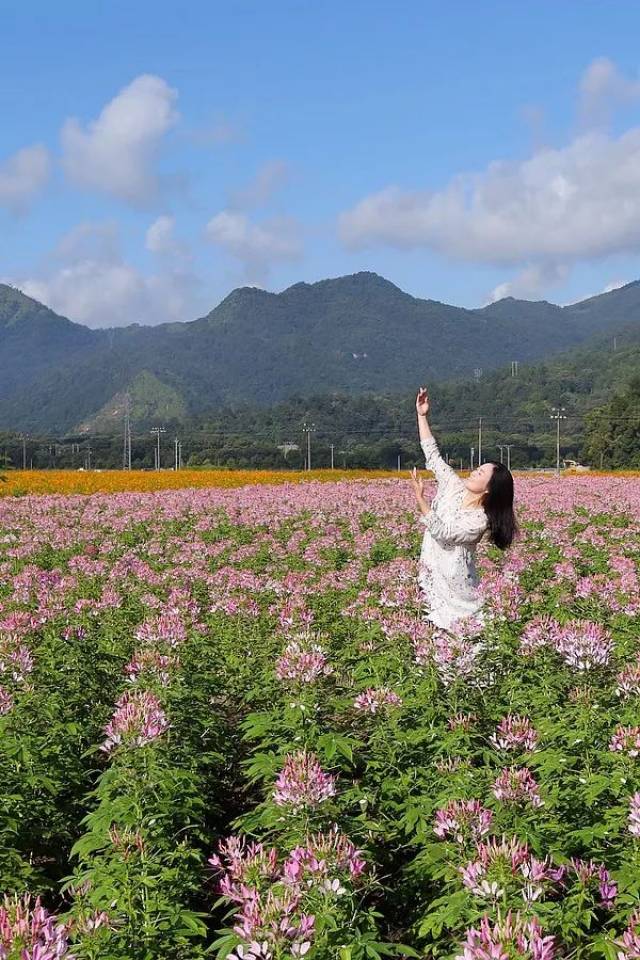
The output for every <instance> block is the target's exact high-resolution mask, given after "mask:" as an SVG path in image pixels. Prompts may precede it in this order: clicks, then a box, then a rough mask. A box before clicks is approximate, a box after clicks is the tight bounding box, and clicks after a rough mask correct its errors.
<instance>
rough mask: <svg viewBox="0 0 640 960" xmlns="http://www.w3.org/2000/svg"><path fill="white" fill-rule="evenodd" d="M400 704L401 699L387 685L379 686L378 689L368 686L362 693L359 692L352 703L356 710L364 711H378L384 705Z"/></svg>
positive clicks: (394, 705) (393, 705)
mask: <svg viewBox="0 0 640 960" xmlns="http://www.w3.org/2000/svg"><path fill="white" fill-rule="evenodd" d="M401 704H402V699H401V698H400V697H399V696H398V694H397V693H394V691H393V690H389V688H388V687H380V688H379V689H378V690H376V689H375V688H374V687H369V689H368V690H365V691H364V693H360V694H359V695H358V696H357V697H356V699H355V700H354V703H353V705H354V707H355V708H356V710H362V711H363V712H365V713H378V712H379V711H380V710H383V709H384V708H385V707H399V706H400V705H401Z"/></svg>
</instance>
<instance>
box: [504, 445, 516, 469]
mask: <svg viewBox="0 0 640 960" xmlns="http://www.w3.org/2000/svg"><path fill="white" fill-rule="evenodd" d="M505 446H506V448H507V470H511V447H515V443H507V444H505Z"/></svg>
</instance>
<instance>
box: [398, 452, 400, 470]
mask: <svg viewBox="0 0 640 960" xmlns="http://www.w3.org/2000/svg"><path fill="white" fill-rule="evenodd" d="M398 473H400V454H398Z"/></svg>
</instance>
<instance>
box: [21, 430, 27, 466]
mask: <svg viewBox="0 0 640 960" xmlns="http://www.w3.org/2000/svg"><path fill="white" fill-rule="evenodd" d="M21 439H22V469H23V470H26V469H27V434H26V433H23V434H21Z"/></svg>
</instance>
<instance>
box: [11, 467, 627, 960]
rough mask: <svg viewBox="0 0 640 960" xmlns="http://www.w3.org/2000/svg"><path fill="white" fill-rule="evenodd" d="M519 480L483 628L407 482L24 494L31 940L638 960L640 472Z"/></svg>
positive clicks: (22, 910)
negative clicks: (433, 552) (435, 582)
mask: <svg viewBox="0 0 640 960" xmlns="http://www.w3.org/2000/svg"><path fill="white" fill-rule="evenodd" d="M287 479H291V478H290V477H287ZM332 479H333V478H332ZM107 489H112V488H107ZM516 497H517V500H516V509H517V513H518V519H519V522H520V524H521V527H522V534H521V536H520V538H519V539H518V540H517V541H516V543H515V544H514V546H513V547H512V548H511V549H510V550H509V551H507V552H506V553H504V554H502V553H500V552H499V551H498V550H496V549H495V548H493V547H491V546H486V545H483V546H481V548H480V553H479V568H480V571H481V574H482V588H483V591H484V594H485V597H486V606H487V611H488V614H489V616H488V625H487V627H486V629H485V631H484V633H483V634H482V636H481V637H480V638H478V637H477V636H475V637H473V638H471V636H467V634H466V633H465V629H464V624H460V629H459V630H458V631H456V633H455V634H447V633H444V632H443V631H438V630H434V629H433V628H431V627H430V626H429V625H428V624H427V623H426V622H425V621H424V620H423V619H422V616H421V609H420V604H419V596H418V594H417V591H416V581H415V578H416V574H417V556H418V553H419V546H420V539H421V533H422V530H421V527H420V524H419V523H418V520H417V513H416V510H415V506H414V503H413V494H412V492H411V490H410V488H409V485H408V484H407V482H406V480H398V479H397V478H393V479H391V478H390V479H375V480H360V481H353V480H349V481H344V480H342V481H338V482H333V483H326V482H317V481H312V482H307V483H283V484H280V485H260V484H253V485H249V486H242V487H239V488H237V489H224V488H222V487H219V488H213V487H209V488H206V489H197V488H195V486H194V487H190V488H187V489H181V490H180V489H176V490H168V489H167V490H164V491H156V492H153V491H151V492H139V491H130V492H119V493H117V492H111V493H95V494H93V495H90V496H87V495H68V494H67V495H63V494H62V493H60V494H49V495H41V496H17V497H14V496H4V497H2V498H0V574H1V575H0V714H1V715H0V752H1V762H2V767H1V768H2V774H3V778H2V792H1V794H0V804H1V815H0V874H1V880H0V882H1V884H2V889H3V890H4V891H6V895H5V897H4V901H0V958H8V960H53V958H67V960H72V958H77V960H85V958H86V960H94V958H95V960H97V958H100V960H116V958H117V960H125V958H127V960H191V958H193V960H195V958H204V957H216V956H220V957H226V956H228V957H229V958H230V960H267V958H273V960H282V958H290V957H305V956H306V957H308V958H311V960H361V958H378V957H387V956H390V957H403V956H409V957H432V958H449V957H450V958H454V957H456V958H457V957H460V958H462V960H489V958H495V960H502V958H505V960H507V958H516V957H526V958H527V960H554V958H556V957H557V958H560V957H567V958H568V957H577V958H592V957H593V958H601V957H604V958H607V960H638V958H639V957H640V588H639V576H640V566H639V561H640V479H638V478H633V477H628V478H625V477H605V476H602V477H577V476H576V477H568V478H562V479H560V480H555V479H551V478H540V477H538V478H526V479H525V478H518V479H517V482H516Z"/></svg>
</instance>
